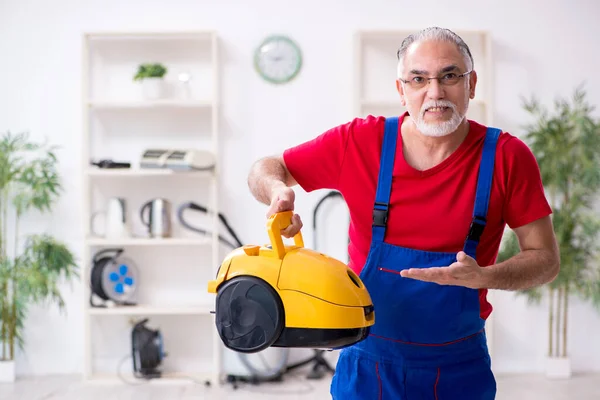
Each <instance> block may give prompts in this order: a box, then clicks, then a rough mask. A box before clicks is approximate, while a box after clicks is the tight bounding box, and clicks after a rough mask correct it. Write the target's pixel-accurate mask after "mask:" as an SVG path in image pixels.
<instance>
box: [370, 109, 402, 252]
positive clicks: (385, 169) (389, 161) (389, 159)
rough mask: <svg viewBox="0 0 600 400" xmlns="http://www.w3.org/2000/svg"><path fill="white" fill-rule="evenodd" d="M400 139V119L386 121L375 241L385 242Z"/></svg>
mask: <svg viewBox="0 0 600 400" xmlns="http://www.w3.org/2000/svg"><path fill="white" fill-rule="evenodd" d="M397 139H398V117H390V118H386V120H385V131H384V134H383V144H382V146H381V160H380V162H379V180H378V181H377V192H376V194H375V205H374V206H373V228H372V229H373V237H372V240H373V241H378V242H383V239H384V237H385V228H386V225H387V220H388V212H389V203H390V193H391V191H392V173H393V170H394V158H395V156H396V141H397Z"/></svg>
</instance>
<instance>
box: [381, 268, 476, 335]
mask: <svg viewBox="0 0 600 400" xmlns="http://www.w3.org/2000/svg"><path fill="white" fill-rule="evenodd" d="M454 260H455V259H454V258H451V257H443V258H439V259H434V260H428V261H429V262H423V260H415V261H416V262H409V261H410V260H406V259H404V260H402V261H400V262H389V260H388V262H383V263H380V264H379V265H378V266H377V267H376V271H375V273H374V274H373V275H372V279H373V282H371V285H369V286H370V288H369V293H370V294H371V297H372V298H373V303H374V306H375V320H376V323H375V326H374V327H373V330H372V333H373V334H375V335H378V336H382V337H384V338H387V339H391V340H397V341H402V342H410V343H416V344H441V343H447V342H451V341H453V340H457V339H460V338H462V337H465V336H468V335H469V334H471V333H473V332H472V330H473V329H477V324H478V322H479V302H478V295H477V291H476V290H472V289H469V288H465V287H461V286H451V285H439V284H437V283H431V282H423V281H419V280H416V279H411V278H404V277H402V276H400V271H402V270H403V269H408V268H431V267H440V266H446V265H450V264H451V263H452V262H454Z"/></svg>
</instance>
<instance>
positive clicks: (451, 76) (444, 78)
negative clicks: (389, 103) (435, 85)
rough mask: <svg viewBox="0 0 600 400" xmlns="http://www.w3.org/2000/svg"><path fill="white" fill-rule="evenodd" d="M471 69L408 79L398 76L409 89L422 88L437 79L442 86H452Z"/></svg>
mask: <svg viewBox="0 0 600 400" xmlns="http://www.w3.org/2000/svg"><path fill="white" fill-rule="evenodd" d="M471 72H473V71H472V70H471V71H467V72H465V73H464V74H455V73H454V72H448V73H446V74H443V75H441V76H434V77H427V76H419V75H417V76H413V77H412V78H410V79H409V80H404V79H402V78H398V79H399V80H400V81H402V82H404V83H405V84H407V85H408V86H409V87H410V88H411V89H421V88H424V87H425V86H426V85H427V84H428V83H429V81H430V80H432V79H437V81H438V82H439V83H440V85H444V86H454V85H456V84H457V83H458V81H460V79H461V78H463V77H465V76H467V75H469V74H470V73H471Z"/></svg>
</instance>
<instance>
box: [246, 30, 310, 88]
mask: <svg viewBox="0 0 600 400" xmlns="http://www.w3.org/2000/svg"><path fill="white" fill-rule="evenodd" d="M254 66H255V68H256V70H257V71H258V73H259V74H260V76H262V77H263V79H265V80H266V81H269V82H272V83H276V84H280V83H286V82H289V81H291V80H292V79H294V78H295V77H296V75H298V73H299V72H300V68H301V67H302V53H301V51H300V48H299V47H298V45H296V43H294V41H292V40H291V39H290V38H288V37H285V36H270V37H268V38H267V39H265V40H264V41H263V42H262V43H261V45H260V46H259V47H258V48H257V49H256V53H255V54H254Z"/></svg>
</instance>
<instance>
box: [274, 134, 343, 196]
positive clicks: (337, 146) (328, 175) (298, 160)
mask: <svg viewBox="0 0 600 400" xmlns="http://www.w3.org/2000/svg"><path fill="white" fill-rule="evenodd" d="M351 129H352V124H351V123H347V124H344V125H339V126H336V127H334V128H332V129H329V130H328V131H326V132H324V133H322V134H320V135H319V136H317V137H315V138H314V139H311V140H309V141H306V142H304V143H301V144H299V145H297V146H294V147H291V148H288V149H286V150H285V151H284V152H283V160H284V162H285V164H286V167H287V169H288V170H289V171H290V174H291V175H292V176H293V177H294V179H295V180H296V181H297V182H298V184H299V185H300V186H301V187H302V189H304V190H305V191H307V192H311V191H313V190H317V189H334V190H338V183H339V178H340V173H341V169H342V164H343V162H344V156H345V152H346V145H347V143H348V136H349V134H350V130H351Z"/></svg>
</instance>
